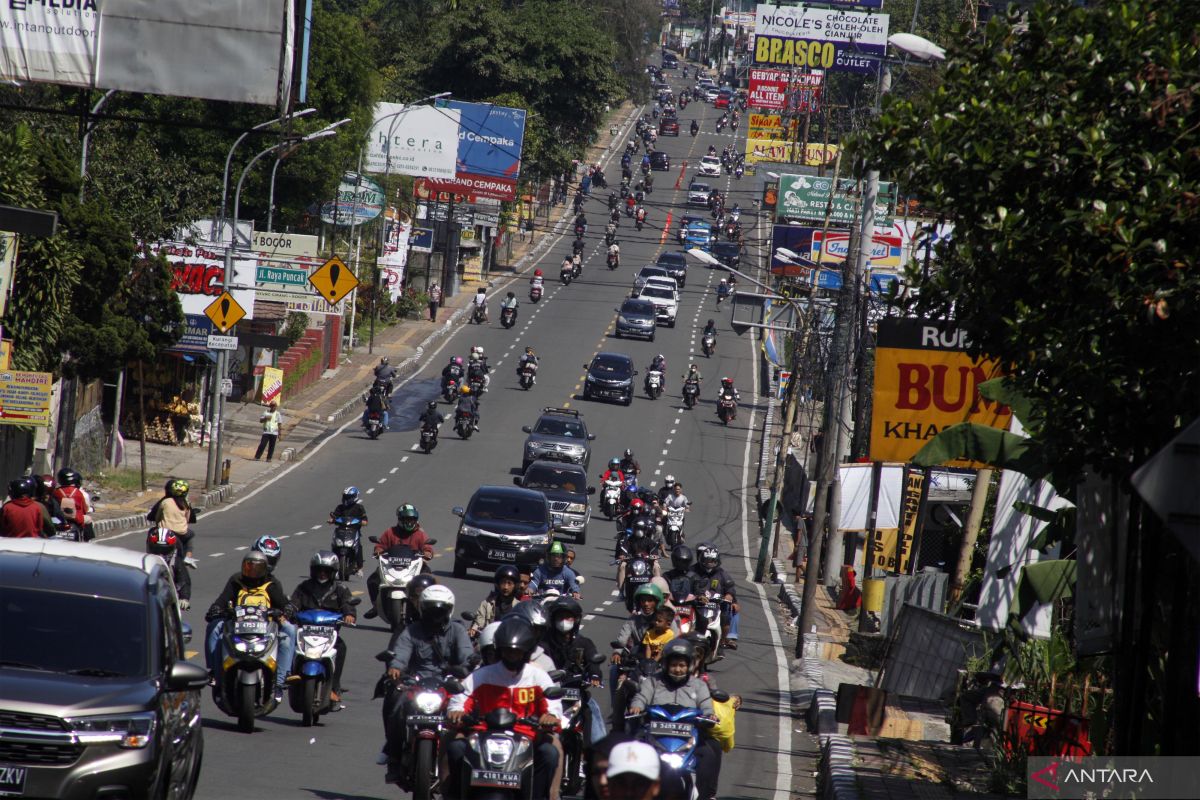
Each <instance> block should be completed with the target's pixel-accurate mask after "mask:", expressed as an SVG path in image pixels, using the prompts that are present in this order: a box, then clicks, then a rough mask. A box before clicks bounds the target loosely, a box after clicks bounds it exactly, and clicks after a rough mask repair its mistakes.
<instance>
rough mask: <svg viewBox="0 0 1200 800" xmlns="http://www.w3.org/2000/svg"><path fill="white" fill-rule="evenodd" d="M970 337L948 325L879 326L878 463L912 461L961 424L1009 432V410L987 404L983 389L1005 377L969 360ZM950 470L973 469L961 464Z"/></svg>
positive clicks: (992, 364) (874, 445)
mask: <svg viewBox="0 0 1200 800" xmlns="http://www.w3.org/2000/svg"><path fill="white" fill-rule="evenodd" d="M968 344H969V340H968V339H967V335H966V332H965V331H962V330H954V331H951V330H949V329H948V328H947V327H946V326H944V325H943V324H942V323H938V322H934V321H930V320H921V319H898V318H895V317H887V318H884V319H881V320H879V332H878V337H877V339H876V350H875V391H874V395H873V405H872V411H871V453H870V457H871V459H872V460H873V461H910V460H911V459H912V457H913V455H914V454H915V453H916V452H917V451H918V450H920V449H921V448H922V447H924V446H925V443H926V442H928V441H929V440H930V439H931V438H933V437H934V436H935V435H937V434H938V432H940V431H941V430H942V429H944V428H947V427H949V426H951V425H955V424H957V423H960V422H974V423H977V424H980V425H987V426H988V427H992V428H1002V429H1004V428H1007V427H1008V425H1009V423H1010V422H1011V421H1012V411H1011V410H1010V409H1009V408H1008V406H1005V405H1000V404H998V403H994V402H992V401H990V400H985V399H984V398H983V397H981V396H980V394H979V384H981V383H983V382H984V381H988V380H991V379H992V378H997V377H1000V375H1001V374H1002V373H1001V371H1000V367H999V365H998V364H997V362H996V361H994V360H976V359H972V358H971V357H970V356H969V355H967V352H966V351H967V346H968ZM949 466H955V467H971V466H974V465H972V464H969V463H966V462H961V461H955V462H951V463H950V464H949Z"/></svg>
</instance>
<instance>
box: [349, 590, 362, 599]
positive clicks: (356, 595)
mask: <svg viewBox="0 0 1200 800" xmlns="http://www.w3.org/2000/svg"><path fill="white" fill-rule="evenodd" d="M362 593H363V590H362V589H354V590H352V591H351V592H350V594H351V596H353V597H359V596H361V595H362Z"/></svg>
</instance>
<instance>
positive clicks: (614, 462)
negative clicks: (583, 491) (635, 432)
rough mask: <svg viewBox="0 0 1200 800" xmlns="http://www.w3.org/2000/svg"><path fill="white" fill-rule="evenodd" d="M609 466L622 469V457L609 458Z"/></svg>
mask: <svg viewBox="0 0 1200 800" xmlns="http://www.w3.org/2000/svg"><path fill="white" fill-rule="evenodd" d="M608 468H609V469H620V468H621V459H619V458H610V459H609V460H608Z"/></svg>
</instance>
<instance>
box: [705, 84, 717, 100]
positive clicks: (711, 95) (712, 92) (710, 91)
mask: <svg viewBox="0 0 1200 800" xmlns="http://www.w3.org/2000/svg"><path fill="white" fill-rule="evenodd" d="M720 94H721V90H720V89H718V88H717V87H716V86H709V87H708V88H707V89H705V90H704V99H705V100H707V101H708V102H710V103H711V102H712V101H713V100H716V99H717V97H718V95H720Z"/></svg>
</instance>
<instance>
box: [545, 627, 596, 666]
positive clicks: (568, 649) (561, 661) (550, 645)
mask: <svg viewBox="0 0 1200 800" xmlns="http://www.w3.org/2000/svg"><path fill="white" fill-rule="evenodd" d="M542 649H544V650H545V651H546V655H548V656H550V659H551V660H552V661H553V662H554V668H555V669H565V670H570V671H571V672H582V673H583V674H585V675H587V676H588V677H589V678H599V677H600V667H599V665H597V664H593V663H592V657H593V656H595V655H596V643H595V642H593V641H592V640H591V639H589V638H588V637H586V636H581V635H580V634H578V633H576V634H575V635H574V636H573V637H571V639H570V640H568V639H567V637H566V634H563V633H559V632H558V631H556V630H551V631H549V632H548V633H547V634H546V636H545V638H543V639H542Z"/></svg>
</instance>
